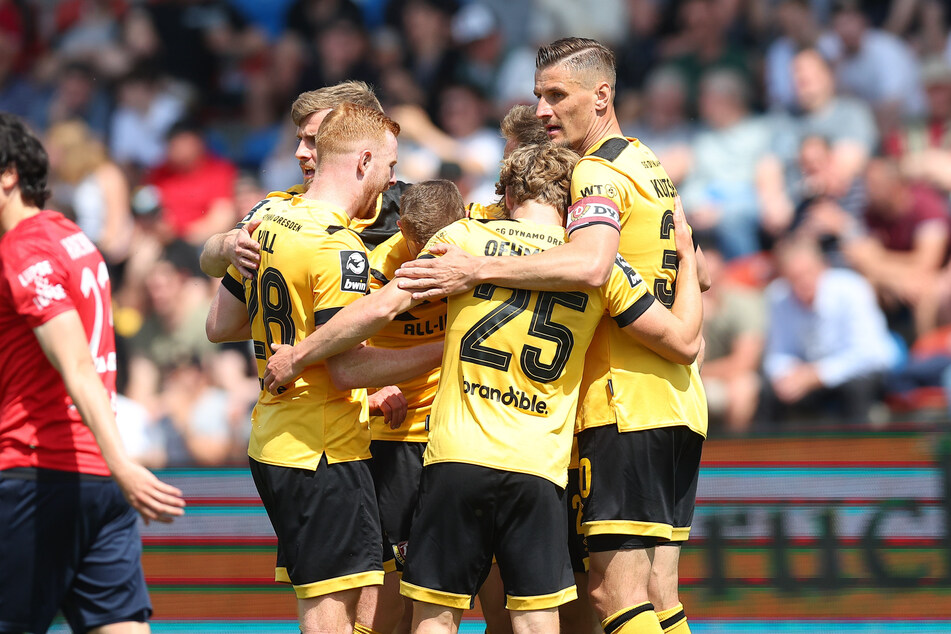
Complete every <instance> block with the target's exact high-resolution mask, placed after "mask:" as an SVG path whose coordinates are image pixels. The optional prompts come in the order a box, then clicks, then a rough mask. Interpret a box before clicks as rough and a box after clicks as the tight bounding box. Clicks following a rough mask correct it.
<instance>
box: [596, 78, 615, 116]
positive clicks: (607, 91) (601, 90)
mask: <svg viewBox="0 0 951 634" xmlns="http://www.w3.org/2000/svg"><path fill="white" fill-rule="evenodd" d="M613 97H614V90H613V89H612V88H611V84H609V83H608V82H606V81H602V82H599V83H598V85H597V87H596V88H595V91H594V106H595V108H597V109H598V110H605V109H606V108H607V107H608V106H609V105H611V101H612V99H613Z"/></svg>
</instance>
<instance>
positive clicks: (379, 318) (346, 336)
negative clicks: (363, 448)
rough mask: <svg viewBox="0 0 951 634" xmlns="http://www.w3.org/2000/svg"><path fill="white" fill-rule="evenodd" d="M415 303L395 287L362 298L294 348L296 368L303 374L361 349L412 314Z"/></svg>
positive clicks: (388, 286) (409, 296) (391, 286)
mask: <svg viewBox="0 0 951 634" xmlns="http://www.w3.org/2000/svg"><path fill="white" fill-rule="evenodd" d="M412 303H413V296H412V293H409V292H406V291H402V290H400V289H399V288H398V287H397V286H396V285H395V284H387V285H386V286H385V287H384V288H383V289H381V290H380V291H377V292H376V293H373V294H371V295H367V296H365V297H361V298H360V299H358V300H357V301H355V302H353V303H352V304H349V305H347V306H345V307H344V308H343V309H341V310H340V312H338V313H337V314H336V315H334V316H333V318H331V319H330V321H328V322H327V323H326V324H324V325H323V326H320V327H319V328H317V330H316V331H314V332H312V333H311V334H309V335H308V336H307V337H306V338H305V339H304V340H303V341H301V342H300V343H298V344H297V345H295V346H294V366H295V367H296V368H300V369H301V370H303V369H304V368H306V367H308V366H311V365H314V364H315V363H320V362H321V361H324V360H325V359H327V358H329V357H333V356H335V355H338V354H341V353H343V352H346V351H347V350H350V349H351V348H354V347H356V346H358V345H359V344H360V343H362V342H364V341H366V340H367V339H369V338H370V337H372V336H373V335H375V334H376V333H378V332H379V331H380V330H381V329H382V328H383V327H384V326H386V325H387V324H388V323H390V322H391V321H393V319H394V318H395V317H396V316H397V315H399V314H400V313H401V312H403V311H406V310H409V308H410V307H411V306H412ZM388 385H389V384H388ZM361 387H362V386H361Z"/></svg>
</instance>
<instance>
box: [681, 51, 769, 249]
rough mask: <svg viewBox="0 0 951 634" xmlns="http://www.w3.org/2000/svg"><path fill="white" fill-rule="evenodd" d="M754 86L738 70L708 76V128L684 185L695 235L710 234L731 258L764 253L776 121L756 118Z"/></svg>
mask: <svg viewBox="0 0 951 634" xmlns="http://www.w3.org/2000/svg"><path fill="white" fill-rule="evenodd" d="M748 100H749V86H748V85H747V83H746V81H745V80H744V78H743V76H742V75H740V74H738V73H737V72H735V71H733V70H728V69H720V70H713V71H710V72H709V73H707V74H706V75H705V76H704V78H703V81H702V82H701V85H700V116H701V117H702V119H703V122H704V124H706V126H707V128H706V129H705V130H703V131H702V132H700V133H699V134H698V135H697V137H696V139H694V142H693V144H692V147H691V150H692V162H691V169H690V175H689V176H688V177H687V178H686V179H685V180H684V182H683V184H682V185H681V187H680V194H681V196H682V198H683V201H684V208H685V209H686V210H687V216H688V218H689V219H690V224H691V226H692V227H693V228H694V230H695V231H700V232H709V233H710V234H711V235H713V236H714V237H715V239H716V242H717V246H718V248H719V249H720V251H721V252H722V254H723V256H724V257H725V258H726V259H728V260H729V259H733V258H736V257H740V256H744V255H749V254H751V253H755V252H757V251H759V250H760V244H759V226H760V201H759V192H758V190H757V184H758V181H759V178H758V176H759V171H760V165H761V162H762V160H763V159H764V158H768V157H769V156H770V155H771V152H772V140H773V131H772V128H771V126H770V121H769V120H768V119H764V118H761V117H755V116H752V115H751V114H750V112H749V107H748Z"/></svg>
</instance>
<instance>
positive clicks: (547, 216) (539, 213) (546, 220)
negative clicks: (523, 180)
mask: <svg viewBox="0 0 951 634" xmlns="http://www.w3.org/2000/svg"><path fill="white" fill-rule="evenodd" d="M512 220H530V221H531V222H536V223H538V224H540V225H555V226H559V227H561V226H564V224H565V218H564V216H563V215H562V214H561V213H559V212H558V210H557V209H555V208H554V207H552V206H551V205H548V204H545V203H540V202H538V201H536V200H526V201H525V202H523V203H521V204H519V205H517V206H516V207H515V209H513V210H512Z"/></svg>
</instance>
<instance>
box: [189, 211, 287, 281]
mask: <svg viewBox="0 0 951 634" xmlns="http://www.w3.org/2000/svg"><path fill="white" fill-rule="evenodd" d="M272 197H273V193H272V194H271V195H269V196H268V197H267V198H265V199H264V200H262V201H261V202H259V203H258V204H256V205H255V206H254V207H252V208H251V210H250V211H249V212H248V213H247V214H246V215H245V216H244V218H242V219H241V221H240V222H239V223H238V225H237V226H236V227H235V228H234V229H231V230H230V231H225V232H224V233H216V234H215V235H213V236H211V237H210V238H208V240H206V241H205V244H204V246H203V247H202V249H201V255H200V256H199V258H198V264H199V266H200V267H201V270H202V272H203V273H205V275H209V276H211V277H224V276H225V274H226V272H227V270H228V267H229V266H233V267H234V268H235V269H237V271H238V272H239V273H240V274H241V275H242V276H244V277H246V278H248V279H251V278H252V277H254V271H256V270H257V268H258V265H259V264H260V262H261V245H260V244H258V241H257V240H255V239H254V237H253V236H254V231H255V230H256V229H257V228H258V225H259V224H261V216H260V214H258V211H259V210H261V209H262V208H264V207H266V206H267V205H268V203H269V202H271V200H272Z"/></svg>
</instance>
